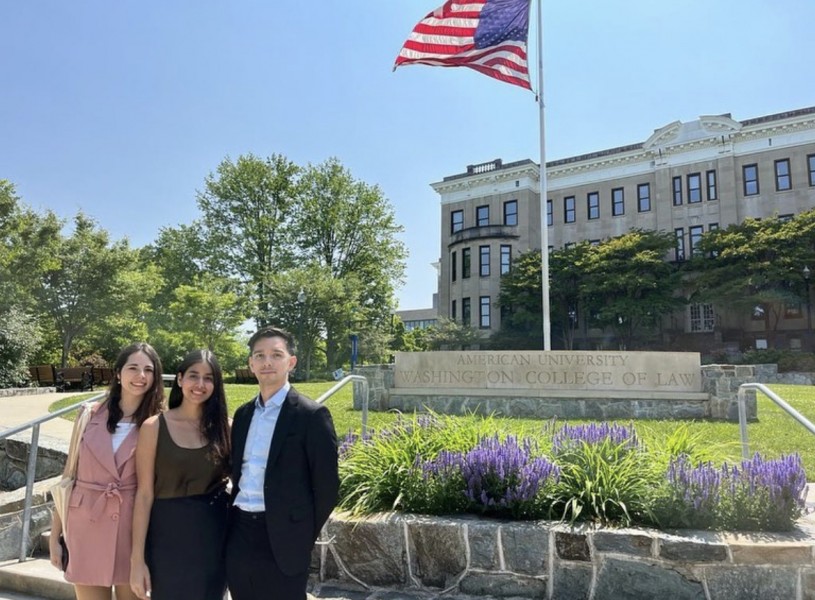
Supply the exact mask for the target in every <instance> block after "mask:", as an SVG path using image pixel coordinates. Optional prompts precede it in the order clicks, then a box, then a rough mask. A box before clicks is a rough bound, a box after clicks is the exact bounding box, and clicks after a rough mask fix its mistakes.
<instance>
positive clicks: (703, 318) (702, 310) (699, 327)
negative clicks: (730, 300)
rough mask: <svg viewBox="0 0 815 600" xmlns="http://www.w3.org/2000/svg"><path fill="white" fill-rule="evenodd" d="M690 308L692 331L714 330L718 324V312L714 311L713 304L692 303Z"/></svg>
mask: <svg viewBox="0 0 815 600" xmlns="http://www.w3.org/2000/svg"><path fill="white" fill-rule="evenodd" d="M688 310H689V311H690V330H691V333H702V332H705V331H713V329H714V327H715V326H716V313H715V312H714V311H713V305H712V304H691V305H690V306H688Z"/></svg>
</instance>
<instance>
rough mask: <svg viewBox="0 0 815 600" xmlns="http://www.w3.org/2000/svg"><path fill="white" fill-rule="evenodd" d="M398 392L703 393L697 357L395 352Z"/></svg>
mask: <svg viewBox="0 0 815 600" xmlns="http://www.w3.org/2000/svg"><path fill="white" fill-rule="evenodd" d="M394 387H395V388H403V389H409V388H413V389H416V388H423V389H428V388H430V389H496V390H501V389H505V390H509V389H526V390H534V389H540V390H586V391H629V392H630V391H637V392H651V391H653V392H658V391H662V392H665V391H671V392H701V391H702V377H701V360H700V356H699V353H698V352H613V351H599V350H598V351H596V352H587V351H571V352H570V351H549V352H544V351H501V352H490V351H484V350H478V351H475V350H473V351H460V352H397V353H396V362H395V365H394Z"/></svg>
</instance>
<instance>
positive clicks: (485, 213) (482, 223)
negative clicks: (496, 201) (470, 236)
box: [475, 206, 490, 227]
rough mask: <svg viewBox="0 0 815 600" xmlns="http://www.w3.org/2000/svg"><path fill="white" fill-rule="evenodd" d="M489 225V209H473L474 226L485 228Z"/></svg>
mask: <svg viewBox="0 0 815 600" xmlns="http://www.w3.org/2000/svg"><path fill="white" fill-rule="evenodd" d="M489 224H490V207H489V206H479V207H476V209H475V226H476V227H486V226H487V225H489Z"/></svg>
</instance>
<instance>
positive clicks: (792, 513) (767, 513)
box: [656, 454, 806, 531]
mask: <svg viewBox="0 0 815 600" xmlns="http://www.w3.org/2000/svg"><path fill="white" fill-rule="evenodd" d="M805 494H806V475H805V473H804V468H803V466H802V464H801V459H800V457H799V456H797V455H791V456H782V457H781V458H779V459H777V460H765V459H763V458H762V457H761V456H759V455H758V454H756V455H755V456H753V458H752V459H750V460H745V461H742V462H741V464H739V465H729V464H727V463H724V464H723V465H722V466H721V467H718V468H717V467H716V466H714V465H713V464H711V463H700V464H696V465H693V464H691V463H690V461H688V460H687V458H686V457H684V456H680V457H678V458H677V459H676V460H674V461H672V462H671V464H670V466H669V468H668V473H667V486H666V494H665V496H664V497H663V498H662V503H661V504H660V505H658V507H657V510H656V515H657V519H658V522H659V524H660V525H662V526H664V527H692V528H697V529H730V530H741V531H784V530H789V529H791V528H792V527H793V525H794V523H795V520H796V519H797V518H798V517H800V516H801V515H802V514H803V511H804V506H805V504H804V501H805Z"/></svg>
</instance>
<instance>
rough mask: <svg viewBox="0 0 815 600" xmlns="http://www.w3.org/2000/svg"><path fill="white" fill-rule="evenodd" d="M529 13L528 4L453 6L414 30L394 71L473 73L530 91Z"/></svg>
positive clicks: (489, 0)
mask: <svg viewBox="0 0 815 600" xmlns="http://www.w3.org/2000/svg"><path fill="white" fill-rule="evenodd" d="M488 6H489V9H490V11H491V12H488V11H486V10H485V9H486V8H487V7H488ZM528 11H529V0H469V1H468V2H455V1H454V0H448V2H446V3H445V4H444V6H442V7H441V8H438V9H436V10H434V11H433V12H431V13H429V14H428V15H427V16H426V17H425V18H424V19H422V21H420V22H419V23H418V24H417V25H416V27H414V29H413V31H412V32H411V34H410V36H409V37H408V39H407V41H406V42H405V44H404V46H403V47H402V49H401V51H400V52H399V55H398V56H397V57H396V64H395V65H394V69H396V68H397V67H400V66H402V65H409V64H422V65H430V66H441V67H469V68H471V69H474V70H476V71H478V72H480V73H483V74H485V75H488V76H490V77H494V78H496V79H499V80H501V81H505V82H507V83H511V84H513V85H518V86H520V87H523V88H526V89H530V88H531V86H530V83H529V71H528V67H527V53H526V36H527V25H528ZM518 38H520V39H518Z"/></svg>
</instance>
